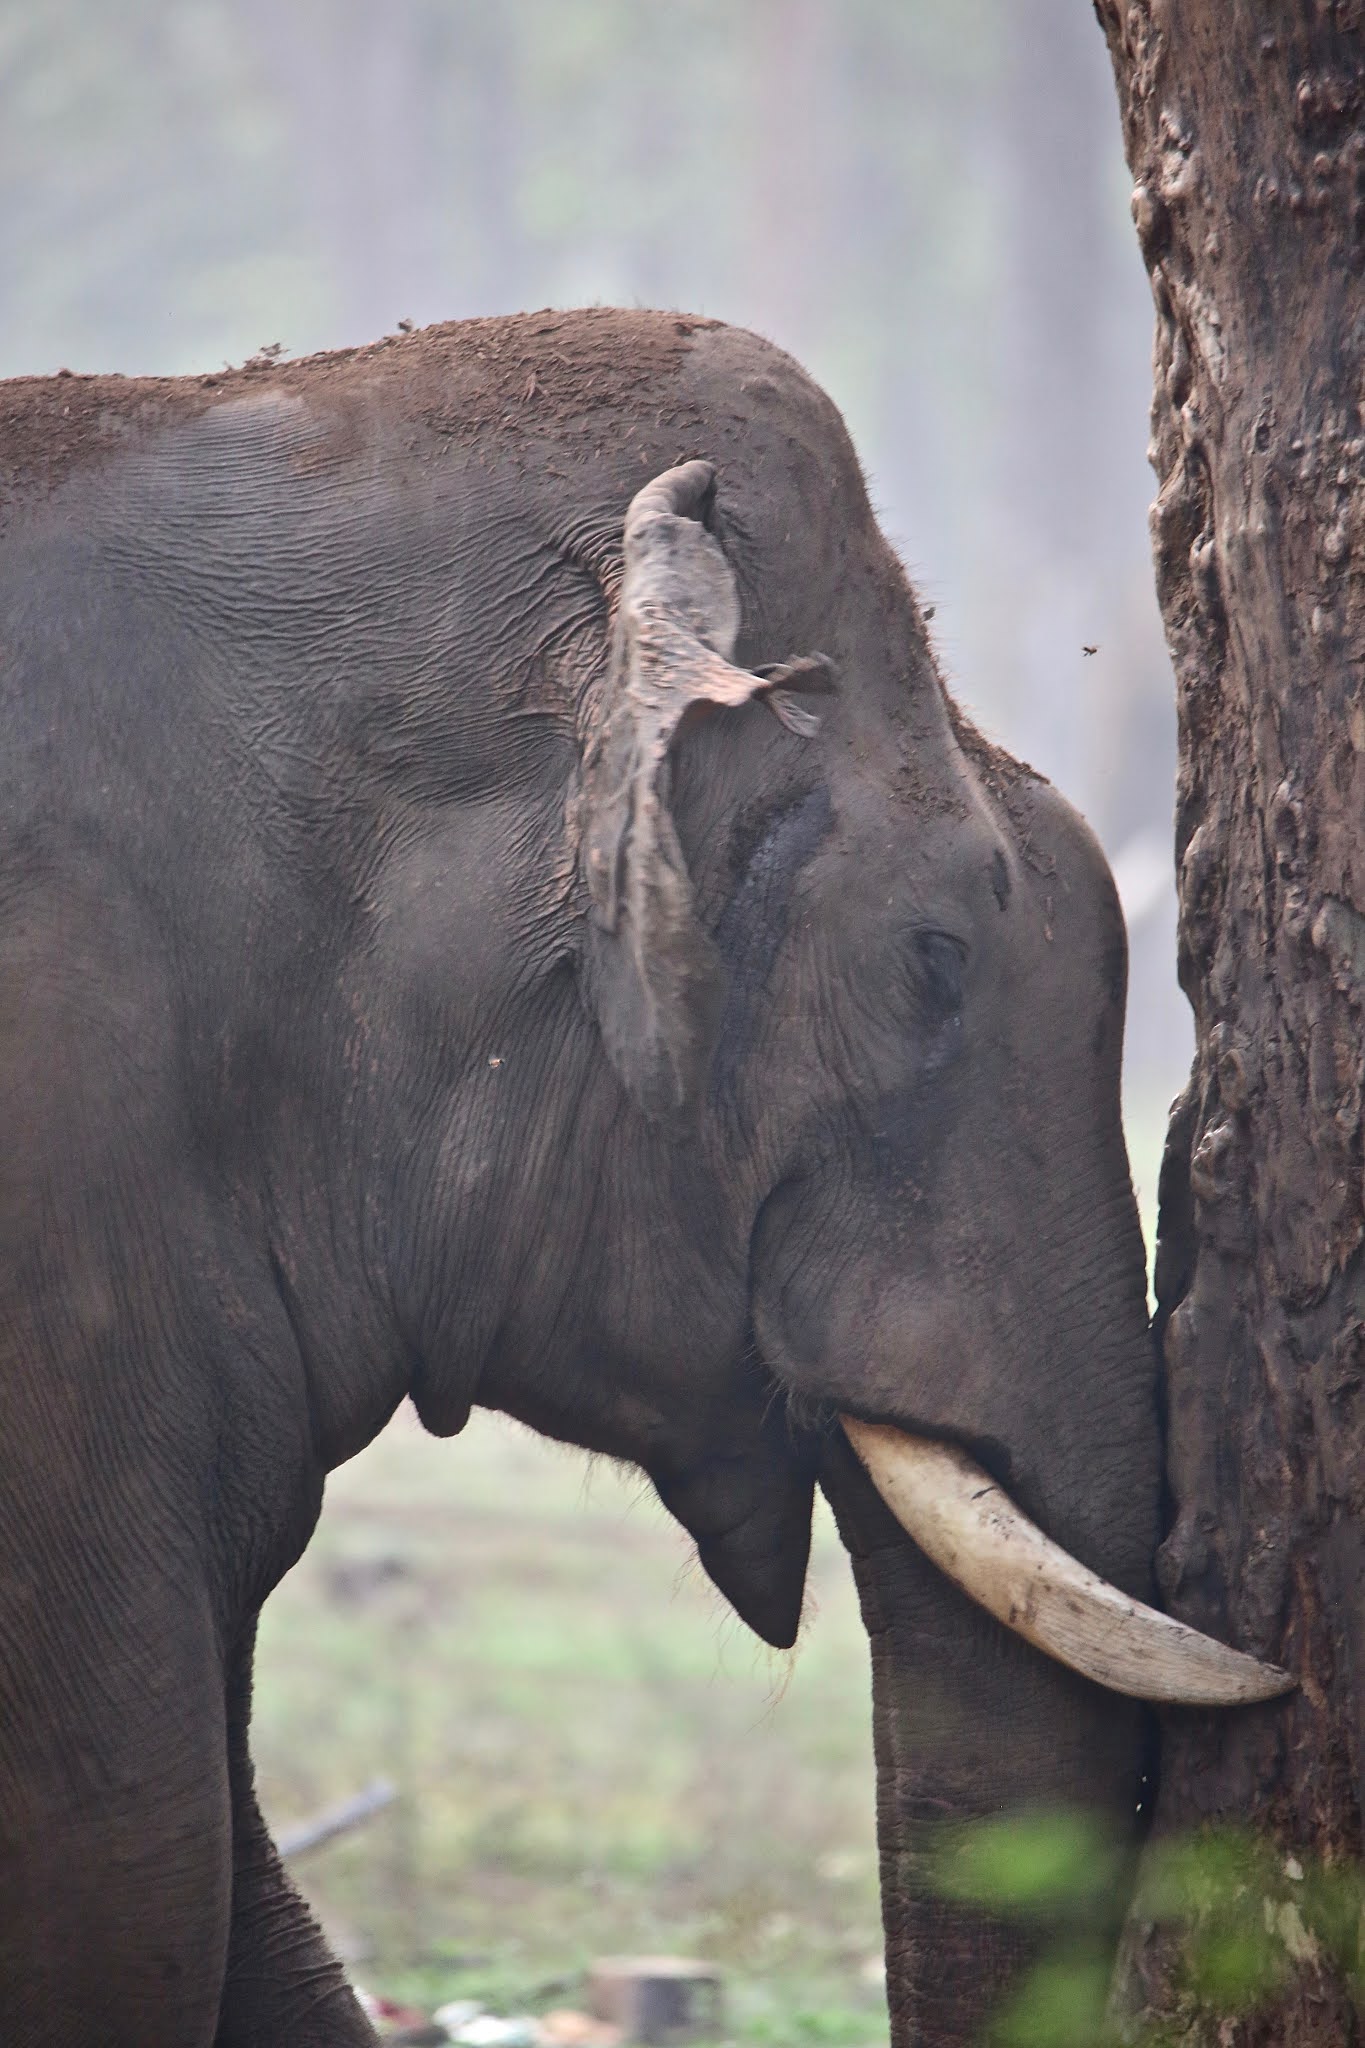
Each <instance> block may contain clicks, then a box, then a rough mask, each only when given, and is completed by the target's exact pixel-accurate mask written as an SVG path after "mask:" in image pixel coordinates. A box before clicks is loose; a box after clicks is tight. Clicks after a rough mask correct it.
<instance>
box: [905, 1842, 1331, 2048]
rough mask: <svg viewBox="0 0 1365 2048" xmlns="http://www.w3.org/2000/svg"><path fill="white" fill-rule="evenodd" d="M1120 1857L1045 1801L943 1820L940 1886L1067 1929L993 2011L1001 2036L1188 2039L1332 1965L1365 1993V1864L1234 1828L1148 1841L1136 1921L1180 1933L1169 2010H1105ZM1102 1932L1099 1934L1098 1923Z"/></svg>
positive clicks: (1152, 2042) (1108, 2043)
mask: <svg viewBox="0 0 1365 2048" xmlns="http://www.w3.org/2000/svg"><path fill="white" fill-rule="evenodd" d="M1126 1861H1127V1859H1126V1857H1125V1854H1124V1853H1123V1852H1120V1851H1118V1850H1116V1849H1115V1847H1114V1845H1113V1843H1112V1842H1110V1841H1108V1840H1107V1839H1106V1838H1105V1836H1104V1834H1103V1833H1102V1831H1100V1830H1098V1829H1097V1828H1096V1826H1095V1824H1094V1822H1093V1821H1092V1820H1090V1819H1089V1818H1088V1817H1087V1816H1085V1815H1079V1814H1067V1813H1056V1812H1049V1813H1038V1814H1031V1815H1021V1816H1016V1817H1014V1818H1008V1819H995V1820H989V1821H982V1822H978V1823H975V1824H973V1825H971V1826H968V1827H965V1828H959V1829H952V1830H948V1831H945V1832H944V1833H943V1834H942V1835H941V1836H940V1837H939V1839H938V1841H937V1843H936V1846H935V1848H934V1851H933V1853H932V1857H931V1864H932V1869H933V1882H934V1884H935V1885H936V1887H937V1888H938V1889H939V1890H940V1891H941V1892H942V1893H943V1894H944V1895H945V1896H947V1897H950V1898H954V1899H959V1900H964V1901H967V1902H970V1903H971V1904H973V1905H977V1906H981V1907H983V1908H985V1909H988V1910H989V1911H991V1912H993V1913H998V1914H1000V1915H1002V1916H1004V1917H1021V1918H1023V1919H1025V1920H1030V1921H1036V1922H1039V1923H1040V1924H1042V1925H1043V1926H1046V1925H1047V1924H1048V1923H1049V1922H1053V1921H1055V1922H1057V1923H1058V1924H1061V1925H1064V1927H1065V1933H1064V1934H1062V1935H1061V1936H1059V1937H1058V1939H1057V1940H1056V1941H1055V1942H1053V1943H1052V1944H1051V1945H1045V1946H1044V1949H1043V1952H1042V1954H1041V1957H1040V1960H1039V1961H1038V1962H1037V1964H1036V1965H1035V1966H1034V1969H1033V1971H1032V1972H1031V1974H1030V1975H1029V1977H1028V1979H1027V1980H1026V1982H1025V1983H1024V1985H1023V1986H1022V1988H1021V1989H1020V1991H1019V1992H1018V1993H1017V1994H1016V1995H1015V1997H1014V1998H1013V1999H1012V2000H1011V2001H1010V2003H1009V2005H1008V2007H1007V2009H1006V2010H1005V2011H1004V2012H1002V2013H1001V2014H1000V2015H999V2016H998V2017H997V2019H996V2021H995V2023H994V2025H993V2027H992V2030H991V2034H990V2040H991V2042H992V2043H993V2044H996V2048H1190V2044H1193V2043H1203V2042H1205V2041H1208V2042H1216V2041H1217V2040H1219V2039H1220V2038H1221V2037H1220V2032H1219V2029H1220V2023H1221V2022H1224V2021H1227V2020H1229V2019H1232V2018H1235V2017H1238V2016H1243V2015H1250V2014H1254V2013H1256V2012H1257V2011H1259V2010H1262V2009H1264V2008H1266V2007H1268V2006H1269V2005H1270V2004H1271V2003H1272V2002H1273V2001H1274V2000H1275V1999H1276V1998H1277V1997H1278V1996H1280V1995H1281V1994H1283V1993H1284V1992H1285V1991H1286V1989H1287V1988H1288V1987H1289V1985H1290V1982H1291V1979H1292V1978H1293V1976H1294V1974H1295V1972H1297V1971H1303V1970H1312V1971H1318V1970H1320V1969H1322V1968H1323V1967H1327V1968H1329V1969H1331V1970H1333V1971H1335V1972H1336V1973H1338V1974H1339V1975H1340V1976H1341V1977H1342V1978H1344V1979H1345V1981H1346V1982H1347V1984H1348V1985H1349V1986H1350V1988H1351V1991H1352V1993H1353V1995H1354V1996H1355V1997H1356V1998H1358V1999H1359V1998H1361V1997H1365V1948H1363V1947H1362V1927H1363V1926H1365V1872H1362V1871H1361V1869H1360V1868H1359V1866H1357V1865H1355V1864H1352V1863H1331V1864H1329V1863H1325V1862H1322V1861H1314V1860H1312V1859H1308V1858H1298V1857H1295V1856H1293V1855H1290V1854H1287V1853H1286V1852H1285V1851H1284V1850H1283V1849H1281V1848H1278V1847H1277V1846H1276V1845H1275V1844H1273V1843H1271V1842H1268V1841H1266V1840H1264V1839H1263V1838H1261V1837H1259V1836H1256V1835H1253V1834H1251V1833H1249V1832H1245V1831H1243V1830H1239V1829H1236V1828H1227V1827H1222V1828H1211V1829H1208V1830H1206V1831H1205V1832H1203V1833H1201V1834H1198V1835H1194V1836H1189V1837H1185V1838H1181V1839H1174V1838H1173V1839H1170V1840H1161V1841H1156V1842H1152V1843H1149V1845H1148V1846H1147V1848H1146V1850H1145V1851H1144V1853H1143V1856H1142V1860H1141V1867H1140V1874H1139V1878H1138V1883H1137V1889H1136V1894H1135V1897H1134V1899H1133V1903H1132V1909H1131V1917H1132V1922H1133V1923H1134V1924H1139V1925H1141V1924H1145V1925H1148V1926H1150V1927H1151V1928H1152V1929H1153V1930H1154V1931H1156V1932H1157V1933H1158V1934H1159V1935H1160V1936H1161V1937H1162V1938H1163V1939H1164V1940H1166V1941H1167V1942H1170V1943H1174V1945H1175V1949H1176V1954H1177V1958H1178V1961H1177V1966H1176V1969H1175V1971H1174V1973H1173V1981H1174V1982H1175V1984H1176V1986H1177V1999H1178V2002H1177V2007H1176V2009H1175V2010H1174V2011H1173V2012H1171V2013H1169V2014H1167V2015H1164V2016H1162V2017H1160V2018H1157V2019H1143V2020H1141V2021H1139V2020H1137V2019H1135V2018H1133V2017H1132V2016H1129V2015H1124V2014H1122V2013H1116V2012H1114V2011H1112V2010H1111V2008H1110V1956H1109V1949H1110V1946H1111V1940H1112V1935H1111V1933H1107V1932H1106V1929H1108V1928H1111V1927H1112V1922H1113V1919H1114V1910H1115V1900H1116V1898H1117V1900H1118V1901H1119V1902H1120V1904H1121V1903H1122V1900H1123V1898H1124V1897H1125V1895H1126V1880H1125V1878H1124V1877H1123V1872H1124V1868H1125V1862H1126ZM1092 1932H1093V1938H1091V1934H1092Z"/></svg>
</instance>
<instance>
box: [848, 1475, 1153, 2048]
mask: <svg viewBox="0 0 1365 2048" xmlns="http://www.w3.org/2000/svg"><path fill="white" fill-rule="evenodd" d="M821 1484H822V1486H823V1488H824V1491H825V1493H826V1495H827V1497H828V1499H829V1501H830V1504H831V1506H832V1508H833V1510H834V1513H835V1517H836V1519H837V1521H838V1524H839V1531H840V1534H841V1536H842V1537H843V1540H844V1543H845V1545H846V1547H847V1548H848V1551H849V1553H850V1556H851V1558H852V1561H853V1568H854V1574H855V1577H856V1579H857V1585H858V1594H859V1599H860V1601H861V1604H862V1612H863V1620H864V1624H865V1626H866V1628H867V1632H868V1637H869V1640H870V1643H871V1648H872V1679H873V1729H874V1738H875V1748H876V1764H877V1816H878V1837H879V1842H880V1848H881V1878H882V1911H883V1919H884V1923H885V1929H886V1957H887V1998H888V2004H889V2006H890V2012H891V2040H892V2044H893V2048H912V2044H913V2048H956V2044H959V2043H960V2044H963V2048H966V2044H967V2043H975V2042H979V2040H980V2039H981V2036H982V2030H983V2027H984V2026H985V2024H986V2022H987V2021H988V2020H989V2019H990V2017H991V2016H992V2015H993V2014H995V2013H997V2012H998V2011H999V2010H1000V2008H1001V2006H1002V2003H1004V2002H1006V2001H1008V2000H1009V1999H1010V1997H1011V1996H1012V1995H1013V1994H1016V1993H1017V1992H1018V1991H1019V1990H1020V1988H1021V1986H1022V1980H1023V1978H1024V1976H1025V1975H1026V1974H1027V1971H1028V1968H1029V1965H1030V1963H1031V1962H1032V1961H1033V1960H1035V1958H1036V1957H1037V1956H1038V1955H1039V1954H1040V1953H1041V1952H1042V1951H1043V1950H1044V1949H1045V1948H1047V1947H1049V1946H1051V1945H1053V1944H1055V1942H1056V1941H1057V1940H1058V1939H1059V1938H1061V1937H1065V1936H1068V1935H1071V1934H1074V1933H1076V1932H1077V1928H1076V1925H1075V1916H1076V1907H1075V1905H1074V1904H1073V1905H1071V1906H1069V1907H1068V1906H1061V1907H1053V1908H1048V1907H1047V1906H1046V1904H1045V1902H1040V1903H1039V1906H1038V1908H1037V1910H1034V1911H1032V1912H1031V1913H1030V1914H1029V1915H1028V1917H1027V1918H1026V1919H1022V1920H1021V1919H1017V1918H1012V1917H1011V1918H1001V1917H998V1916H997V1915H995V1914H993V1913H992V1912H991V1911H990V1910H988V1909H987V1908H986V1907H984V1906H982V1905H980V1904H975V1903H964V1902H961V1901H960V1900H958V1899H956V1898H953V1897H949V1896H947V1895H945V1892H944V1890H943V1889H942V1886H941V1882H940V1878H939V1872H938V1868H937V1865H938V1863H939V1859H940V1856H941V1852H942V1847H943V1838H944V1835H945V1831H946V1829H947V1828H949V1827H952V1826H953V1825H955V1824H962V1823H966V1822H970V1821H974V1820H982V1819H986V1818H992V1819H998V1818H1000V1817H1002V1816H1008V1815H1009V1814H1011V1813H1019V1814H1021V1815H1022V1814H1024V1813H1031V1814H1034V1815H1037V1814H1038V1813H1039V1812H1040V1811H1042V1812H1047V1811H1051V1812H1053V1813H1056V1812H1059V1811H1065V1812H1067V1813H1083V1814H1085V1815H1087V1816H1089V1817H1090V1818H1091V1819H1092V1820H1093V1821H1094V1822H1095V1823H1097V1824H1098V1826H1099V1828H1100V1829H1101V1830H1102V1831H1103V1833H1104V1835H1105V1837H1106V1838H1107V1839H1109V1840H1111V1841H1113V1842H1114V1843H1115V1845H1116V1847H1117V1848H1118V1849H1119V1851H1120V1853H1119V1855H1118V1857H1117V1859H1116V1860H1106V1864H1105V1867H1104V1870H1103V1873H1102V1877H1101V1880H1100V1881H1101V1883H1102V1886H1103V1887H1105V1888H1107V1896H1102V1897H1100V1898H1099V1899H1097V1900H1096V1899H1091V1900H1089V1901H1088V1902H1087V1903H1086V1905H1085V1908H1084V1915H1083V1921H1084V1932H1085V1934H1086V1937H1087V1938H1088V1939H1091V1940H1094V1939H1095V1938H1096V1937H1097V1936H1101V1937H1102V1936H1104V1935H1106V1934H1108V1933H1111V1932H1112V1934H1113V1935H1115V1936H1116V1935H1117V1930H1118V1927H1119V1925H1120V1923H1121V1921H1122V1917H1123V1912H1124V1908H1125V1905H1126V1903H1127V1897H1126V1895H1127V1889H1128V1881H1127V1876H1126V1872H1127V1870H1128V1867H1129V1866H1128V1858H1127V1856H1126V1855H1124V1854H1123V1853H1122V1851H1123V1849H1124V1848H1125V1847H1126V1846H1127V1845H1130V1844H1134V1838H1135V1835H1136V1830H1137V1825H1138V1806H1139V1796H1140V1780H1141V1769H1142V1764H1143V1760H1144V1757H1145V1754H1146V1750H1147V1744H1148V1718H1147V1714H1146V1712H1145V1710H1144V1709H1143V1708H1141V1707H1140V1706H1138V1705H1137V1704H1136V1703H1135V1702H1133V1701H1131V1700H1127V1699H1123V1698H1121V1697H1119V1696H1118V1695H1116V1694H1113V1693H1109V1692H1105V1691H1102V1690H1101V1689H1100V1688H1099V1687H1097V1686H1095V1685H1092V1684H1090V1683H1089V1682H1088V1681H1087V1680H1085V1679H1083V1678H1080V1677H1078V1676H1076V1675H1075V1674H1074V1673H1073V1672H1071V1671H1068V1670H1066V1669H1064V1668H1063V1667H1062V1666H1060V1665H1058V1664H1056V1663H1053V1662H1051V1661H1050V1660H1048V1659H1047V1658H1045V1657H1044V1656H1042V1655H1041V1654H1040V1653H1039V1652H1038V1651H1036V1650H1034V1649H1033V1648H1031V1647H1030V1646H1029V1645H1028V1644H1026V1643H1024V1642H1022V1641H1021V1640H1020V1639H1019V1638H1018V1637H1017V1636H1014V1635H1011V1634H1009V1633H1008V1632H1007V1631H1006V1630H1005V1629H1004V1628H1002V1627H1001V1626H1000V1624H999V1623H998V1622H996V1621H995V1620H993V1619H992V1618H991V1617H990V1616H989V1615H987V1614H985V1613H983V1611H982V1610H981V1609H980V1608H979V1607H977V1606H976V1605H974V1604H973V1603H972V1602H971V1601H969V1600H968V1599H967V1598H966V1597H965V1596H964V1595H963V1594H962V1593H961V1592H960V1591H959V1590H958V1589H957V1588H956V1587H955V1586H954V1585H952V1584H951V1583H950V1582H949V1580H948V1579H946V1578H945V1577H944V1576H943V1575H942V1573H940V1572H939V1571H938V1570H937V1569H936V1568H935V1567H934V1566H933V1565H932V1564H931V1563H930V1562H929V1561H928V1559H927V1558H926V1557H925V1556H924V1555H923V1554H922V1553H921V1552H920V1551H919V1550H917V1549H916V1547H915V1546H914V1545H913V1544H911V1543H910V1542H909V1541H908V1540H907V1538H906V1537H905V1535H904V1534H903V1532H902V1531H901V1530H900V1529H899V1528H898V1527H897V1525H896V1523H895V1522H894V1521H893V1520H892V1518H891V1516H890V1515H889V1513H888V1512H887V1510H886V1508H885V1507H884V1506H883V1504H882V1502H881V1501H880V1499H879V1498H878V1497H877V1494H876V1493H875V1491H874V1490H873V1488H872V1486H871V1484H870V1482H869V1481H868V1479H867V1477H866V1474H865V1473H864V1472H863V1470H862V1468H861V1467H860V1465H859V1464H858V1462H857V1460H856V1458H855V1457H854V1456H853V1454H852V1452H851V1450H850V1449H849V1447H848V1445H847V1444H846V1443H845V1442H844V1441H843V1440H842V1438H841V1437H832V1438H831V1439H830V1441H829V1443H828V1446H827V1450H826V1455H825V1461H824V1465H823V1468H822V1473H821ZM1069 1921H1070V1923H1071V1924H1068V1922H1069Z"/></svg>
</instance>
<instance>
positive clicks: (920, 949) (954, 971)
mask: <svg viewBox="0 0 1365 2048" xmlns="http://www.w3.org/2000/svg"><path fill="white" fill-rule="evenodd" d="M915 952H916V955H917V958H918V965H919V978H920V983H921V986H922V988H923V990H924V994H925V998H926V1001H927V1004H928V1006H929V1007H930V1008H931V1009H932V1010H933V1011H934V1012H935V1014H936V1015H938V1016H940V1017H950V1016H956V1015H957V1013H958V1011H959V1010H960V1009H961V1008H962V978H963V971H964V969H965V967H966V965H967V949H966V947H965V946H964V945H963V943H962V941H961V939H955V938H953V936H952V934H951V933H949V932H916V934H915Z"/></svg>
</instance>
